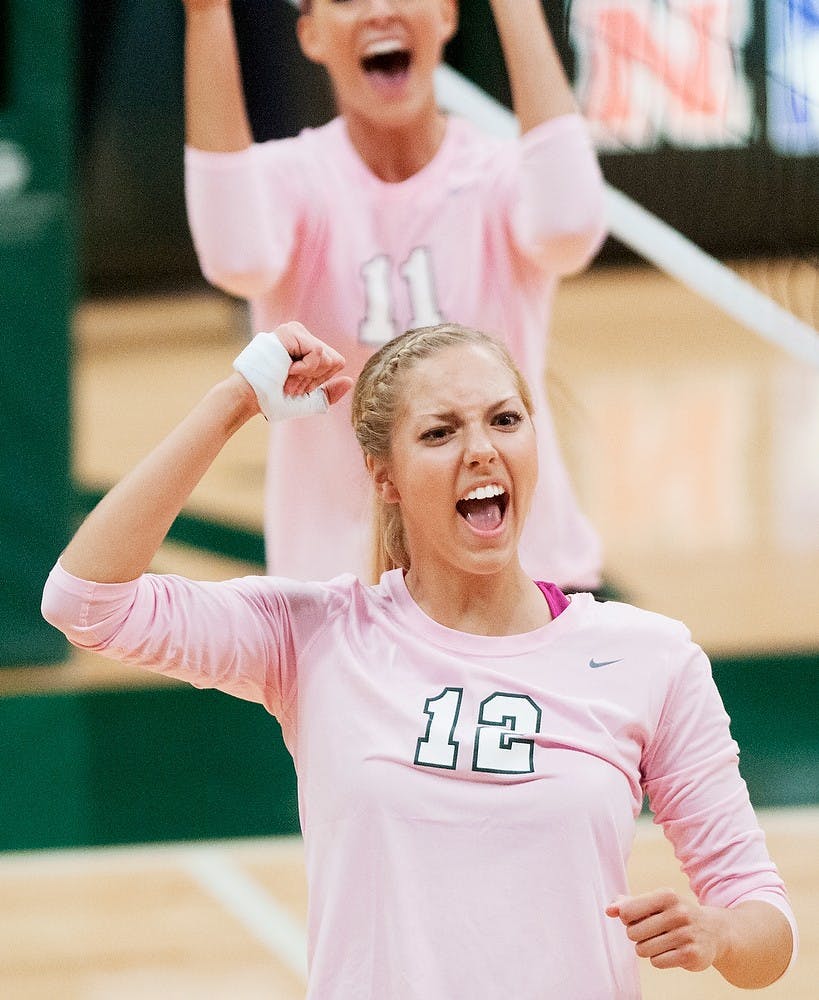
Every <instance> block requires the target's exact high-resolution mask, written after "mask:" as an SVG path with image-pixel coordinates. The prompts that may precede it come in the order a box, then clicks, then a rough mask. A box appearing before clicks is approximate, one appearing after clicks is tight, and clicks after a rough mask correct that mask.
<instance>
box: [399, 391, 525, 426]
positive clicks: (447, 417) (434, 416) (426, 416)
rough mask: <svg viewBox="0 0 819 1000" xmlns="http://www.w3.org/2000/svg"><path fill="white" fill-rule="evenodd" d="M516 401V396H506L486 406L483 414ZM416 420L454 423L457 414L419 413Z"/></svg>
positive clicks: (451, 412)
mask: <svg viewBox="0 0 819 1000" xmlns="http://www.w3.org/2000/svg"><path fill="white" fill-rule="evenodd" d="M518 399H519V397H518V396H517V395H514V396H507V397H506V398H505V399H501V400H498V402H496V403H492V404H491V405H490V406H487V408H486V410H485V412H486V413H493V412H494V411H495V410H500V409H502V408H503V407H504V406H507V405H508V404H509V403H511V402H512V401H513V400H518ZM521 405H522V404H521ZM418 419H419V420H440V421H442V422H444V421H450V422H454V421H456V420H457V419H458V414H457V413H456V411H455V410H446V411H444V412H442V413H419V414H418Z"/></svg>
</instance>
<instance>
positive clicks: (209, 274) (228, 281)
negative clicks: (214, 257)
mask: <svg viewBox="0 0 819 1000" xmlns="http://www.w3.org/2000/svg"><path fill="white" fill-rule="evenodd" d="M202 274H203V276H204V278H205V280H206V281H207V282H208V284H210V285H213V287H214V288H218V289H220V291H223V292H227V294H228V295H232V296H234V298H237V299H255V298H258V297H259V296H261V295H264V294H265V293H266V292H268V291H270V289H271V288H272V287H273V286H274V285H275V284H276V281H277V280H278V277H279V276H278V274H277V273H275V272H273V271H272V270H271V269H269V268H258V269H247V270H244V269H243V270H234V269H227V268H211V267H207V266H205V265H202Z"/></svg>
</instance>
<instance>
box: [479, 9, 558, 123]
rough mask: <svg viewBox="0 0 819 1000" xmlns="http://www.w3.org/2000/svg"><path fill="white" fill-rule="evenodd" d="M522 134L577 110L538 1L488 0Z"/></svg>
mask: <svg viewBox="0 0 819 1000" xmlns="http://www.w3.org/2000/svg"><path fill="white" fill-rule="evenodd" d="M490 2H491V4H492V12H493V14H494V17H495V24H496V26H497V29H498V36H499V37H500V42H501V47H502V49H503V56H504V59H505V61H506V71H507V73H508V74H509V83H510V85H511V88H512V105H513V108H514V111H515V115H516V116H517V119H518V121H519V122H520V130H521V133H524V134H525V133H526V132H528V131H529V130H530V129H533V128H534V127H535V126H536V125H540V124H541V123H542V122H545V121H548V120H549V119H550V118H556V117H558V115H565V114H570V113H572V112H574V111H577V105H576V104H575V100H574V95H573V93H572V89H571V86H570V85H569V81H568V79H567V77H566V73H565V72H564V70H563V65H562V63H561V61H560V58H559V56H558V54H557V49H556V48H555V44H554V41H553V40H552V35H551V32H550V31H549V26H548V24H547V22H546V18H545V16H544V14H543V7H542V6H541V0H490Z"/></svg>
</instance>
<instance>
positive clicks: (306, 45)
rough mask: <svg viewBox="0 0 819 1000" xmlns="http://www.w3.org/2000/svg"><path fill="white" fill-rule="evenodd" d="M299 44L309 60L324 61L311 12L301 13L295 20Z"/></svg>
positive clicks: (320, 62)
mask: <svg viewBox="0 0 819 1000" xmlns="http://www.w3.org/2000/svg"><path fill="white" fill-rule="evenodd" d="M296 35H297V37H298V40H299V46H300V47H301V51H302V52H303V53H304V55H305V56H306V57H307V58H308V59H309V60H310V62H314V63H319V64H322V65H323V63H324V59H323V52H322V47H321V39H320V37H319V33H318V30H317V27H316V22H315V20H314V18H313V15H312V14H301V15H300V16H299V18H298V20H297V21H296Z"/></svg>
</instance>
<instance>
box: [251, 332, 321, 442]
mask: <svg viewBox="0 0 819 1000" xmlns="http://www.w3.org/2000/svg"><path fill="white" fill-rule="evenodd" d="M292 364H293V359H292V358H291V357H290V355H289V354H288V353H287V351H286V350H285V347H284V345H283V344H282V342H281V341H280V340H279V338H278V337H277V336H276V334H275V333H257V334H256V336H255V337H254V338H253V340H251V341H250V343H249V344H248V345H247V347H246V348H245V349H244V350H243V351H242V353H241V354H240V355H239V356H238V357H237V358H236V360H235V361H234V362H233V367H234V368H235V369H236V371H237V372H239V373H240V374H241V375H244V377H245V378H246V379H247V381H248V382H249V383H250V384H251V385H252V386H253V391H254V392H255V393H256V398H257V399H258V400H259V406H260V408H261V411H262V413H263V414H264V415H265V416H266V417H267V419H268V420H269V421H271V423H272V422H273V421H275V420H289V419H290V417H309V416H310V415H311V414H313V413H326V412H327V410H329V408H330V405H329V403H328V402H327V396H326V395H325V392H324V390H323V389H322V388H318V389H314V390H313V391H312V392H308V393H306V394H305V395H304V396H285V394H284V393H283V392H282V388H283V386H284V383H285V381H286V380H287V373H288V372H289V371H290V365H292Z"/></svg>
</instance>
